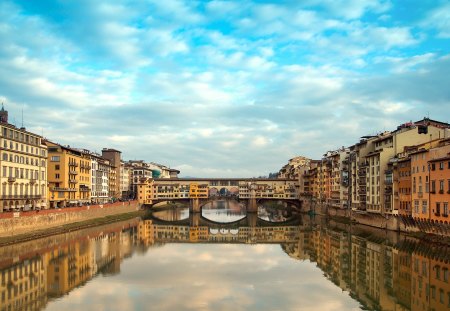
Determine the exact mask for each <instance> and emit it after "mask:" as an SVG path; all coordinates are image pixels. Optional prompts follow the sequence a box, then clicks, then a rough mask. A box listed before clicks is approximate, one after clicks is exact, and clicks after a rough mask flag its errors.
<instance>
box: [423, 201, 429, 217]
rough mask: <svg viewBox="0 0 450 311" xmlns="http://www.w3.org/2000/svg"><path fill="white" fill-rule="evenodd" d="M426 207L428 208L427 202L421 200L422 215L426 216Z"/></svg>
mask: <svg viewBox="0 0 450 311" xmlns="http://www.w3.org/2000/svg"><path fill="white" fill-rule="evenodd" d="M427 206H428V201H426V200H423V201H422V214H426V213H427Z"/></svg>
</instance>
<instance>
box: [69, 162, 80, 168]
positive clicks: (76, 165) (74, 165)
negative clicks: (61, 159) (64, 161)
mask: <svg viewBox="0 0 450 311" xmlns="http://www.w3.org/2000/svg"><path fill="white" fill-rule="evenodd" d="M69 166H73V167H78V163H76V162H69Z"/></svg>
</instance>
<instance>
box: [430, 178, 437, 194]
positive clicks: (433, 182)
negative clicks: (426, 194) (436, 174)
mask: <svg viewBox="0 0 450 311" xmlns="http://www.w3.org/2000/svg"><path fill="white" fill-rule="evenodd" d="M431 193H436V181H435V180H432V181H431Z"/></svg>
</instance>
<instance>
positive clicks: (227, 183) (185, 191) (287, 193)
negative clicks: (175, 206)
mask: <svg viewBox="0 0 450 311" xmlns="http://www.w3.org/2000/svg"><path fill="white" fill-rule="evenodd" d="M218 197H233V198H236V199H239V201H241V202H245V203H246V207H247V212H256V211H257V202H259V201H263V200H282V201H286V202H289V203H293V204H296V205H299V204H300V201H299V196H298V181H297V180H295V179H267V178H264V179H263V178H210V179H208V178H160V179H152V178H142V179H141V180H140V182H139V184H138V193H137V199H138V201H139V203H140V204H142V205H144V206H149V207H151V206H153V205H155V204H157V203H161V202H167V201H169V202H171V201H173V202H183V201H184V202H189V204H190V205H189V206H190V210H191V211H192V212H200V211H201V207H202V206H203V205H205V204H206V203H208V202H209V201H211V200H214V199H216V198H218Z"/></svg>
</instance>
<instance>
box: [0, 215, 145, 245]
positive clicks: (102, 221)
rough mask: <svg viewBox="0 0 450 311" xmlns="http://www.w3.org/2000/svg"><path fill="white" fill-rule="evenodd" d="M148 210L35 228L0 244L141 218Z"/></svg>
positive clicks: (25, 240)
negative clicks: (45, 227) (39, 228)
mask: <svg viewBox="0 0 450 311" xmlns="http://www.w3.org/2000/svg"><path fill="white" fill-rule="evenodd" d="M145 213H146V211H144V210H138V211H133V212H129V213H124V214H117V215H109V216H105V217H101V218H95V219H90V220H85V221H80V222H74V223H69V224H65V225H62V226H58V227H52V228H48V229H41V230H34V231H30V232H28V233H22V234H17V235H13V236H7V237H0V246H6V245H12V244H16V243H23V242H27V241H32V240H36V239H41V238H46V237H50V236H54V235H59V234H64V233H70V232H74V231H78V230H83V229H88V228H92V227H98V226H102V225H108V224H112V223H119V222H121V221H127V220H130V219H133V218H140V217H143V216H144V215H145Z"/></svg>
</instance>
